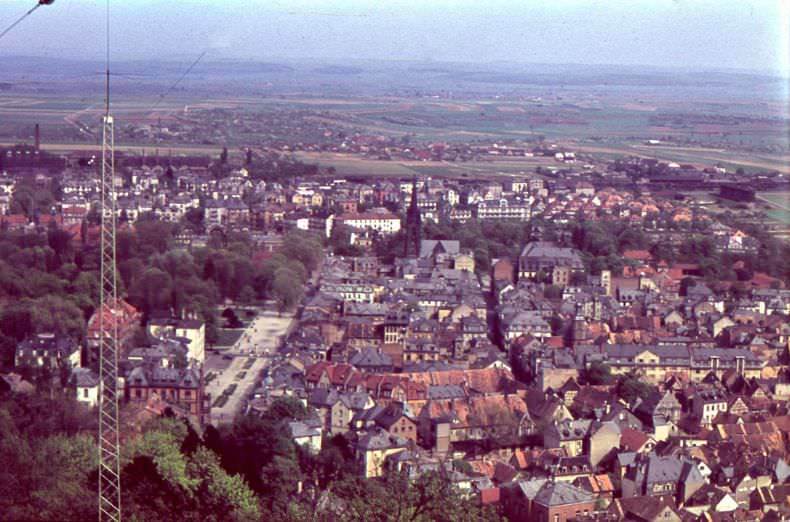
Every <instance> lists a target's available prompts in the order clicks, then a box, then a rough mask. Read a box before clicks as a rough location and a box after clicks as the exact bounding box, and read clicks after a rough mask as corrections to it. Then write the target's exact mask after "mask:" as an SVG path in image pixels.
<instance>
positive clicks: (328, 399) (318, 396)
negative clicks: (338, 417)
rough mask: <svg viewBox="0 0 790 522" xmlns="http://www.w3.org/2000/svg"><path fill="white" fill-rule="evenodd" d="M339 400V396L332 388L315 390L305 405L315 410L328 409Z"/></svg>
mask: <svg viewBox="0 0 790 522" xmlns="http://www.w3.org/2000/svg"><path fill="white" fill-rule="evenodd" d="M339 400H340V394H339V393H338V392H337V390H335V389H334V388H316V389H315V390H313V391H312V392H311V393H310V397H309V398H308V399H307V404H309V405H310V406H313V407H316V408H330V407H332V406H333V405H334V404H335V403H336V402H337V401H339Z"/></svg>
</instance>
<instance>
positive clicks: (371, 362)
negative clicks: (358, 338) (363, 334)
mask: <svg viewBox="0 0 790 522" xmlns="http://www.w3.org/2000/svg"><path fill="white" fill-rule="evenodd" d="M348 362H349V363H350V364H351V365H352V366H362V367H365V366H392V358H391V357H390V356H389V355H387V354H386V353H383V352H381V351H380V350H377V349H376V348H364V349H363V350H362V351H360V352H357V353H355V354H354V355H353V356H352V357H351V359H350V360H349V361H348Z"/></svg>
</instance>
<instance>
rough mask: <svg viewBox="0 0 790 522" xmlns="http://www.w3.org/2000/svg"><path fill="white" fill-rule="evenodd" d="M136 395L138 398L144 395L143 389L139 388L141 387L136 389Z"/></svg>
mask: <svg viewBox="0 0 790 522" xmlns="http://www.w3.org/2000/svg"><path fill="white" fill-rule="evenodd" d="M134 396H135V397H137V398H138V399H139V398H140V397H142V396H143V390H141V389H139V388H138V389H136V390H134Z"/></svg>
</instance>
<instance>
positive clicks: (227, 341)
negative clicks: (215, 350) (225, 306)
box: [214, 328, 244, 346]
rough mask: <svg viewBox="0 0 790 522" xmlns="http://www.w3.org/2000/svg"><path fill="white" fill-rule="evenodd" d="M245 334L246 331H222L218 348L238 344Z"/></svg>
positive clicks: (218, 340)
mask: <svg viewBox="0 0 790 522" xmlns="http://www.w3.org/2000/svg"><path fill="white" fill-rule="evenodd" d="M243 334H244V329H239V330H228V329H226V328H223V329H220V331H219V335H218V339H217V342H216V343H214V344H215V345H216V346H233V345H234V344H236V341H238V340H239V339H240V338H241V336H242V335H243Z"/></svg>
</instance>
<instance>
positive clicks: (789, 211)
mask: <svg viewBox="0 0 790 522" xmlns="http://www.w3.org/2000/svg"><path fill="white" fill-rule="evenodd" d="M757 197H758V199H760V200H763V201H765V202H767V203H769V204H770V205H771V210H769V211H767V212H766V214H767V215H768V217H770V218H771V219H773V220H774V221H777V222H779V223H781V224H782V225H786V226H790V192H760V193H759V194H758V195H757Z"/></svg>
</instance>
